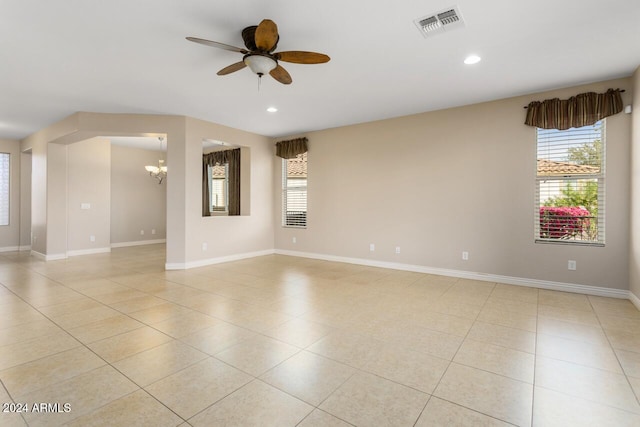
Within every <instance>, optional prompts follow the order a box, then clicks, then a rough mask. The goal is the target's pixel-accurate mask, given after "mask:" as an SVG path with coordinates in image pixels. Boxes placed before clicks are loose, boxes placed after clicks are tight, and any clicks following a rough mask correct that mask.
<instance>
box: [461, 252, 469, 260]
mask: <svg viewBox="0 0 640 427" xmlns="http://www.w3.org/2000/svg"><path fill="white" fill-rule="evenodd" d="M462 260H463V261H469V252H467V251H463V252H462Z"/></svg>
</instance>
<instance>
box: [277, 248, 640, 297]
mask: <svg viewBox="0 0 640 427" xmlns="http://www.w3.org/2000/svg"><path fill="white" fill-rule="evenodd" d="M275 253H276V254H279V255H288V256H295V257H301V258H313V259H320V260H324V261H335V262H344V263H347V264H358V265H366V266H370V267H380V268H389V269H393V270H402V271H412V272H415V273H426V274H437V275H439V276H449V277H458V278H461V279H471V280H482V281H485V282H496V283H505V284H508V285H516V286H528V287H532V288H541V289H551V290H554V291H561V292H573V293H579V294H587V295H598V296H602V297H609V298H622V299H630V296H629V295H630V292H629V291H627V290H623V289H611V288H605V287H600V286H588V285H578V284H574V283H562V282H551V281H547V280H538V279H526V278H522V277H511V276H501V275H497V274H486V273H476V272H472V271H462V270H449V269H444V268H435V267H426V266H422V265H412V264H401V263H396V262H386V261H375V260H369V259H362V258H348V257H341V256H335V255H325V254H317V253H310V252H297V251H286V250H281V249H276V250H275ZM638 303H639V304H640V300H639V301H638Z"/></svg>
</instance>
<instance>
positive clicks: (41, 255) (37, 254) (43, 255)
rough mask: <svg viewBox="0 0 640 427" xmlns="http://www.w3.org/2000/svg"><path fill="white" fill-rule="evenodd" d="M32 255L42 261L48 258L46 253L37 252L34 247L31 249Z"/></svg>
mask: <svg viewBox="0 0 640 427" xmlns="http://www.w3.org/2000/svg"><path fill="white" fill-rule="evenodd" d="M30 255H31V256H32V257H34V258H37V259H39V260H40V261H46V260H47V256H46V255H45V254H41V253H40V252H36V251H34V250H33V249H31V254H30Z"/></svg>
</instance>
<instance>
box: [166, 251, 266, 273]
mask: <svg viewBox="0 0 640 427" xmlns="http://www.w3.org/2000/svg"><path fill="white" fill-rule="evenodd" d="M274 253H275V251H274V250H273V249H267V250H264V251H257V252H247V253H243V254H234V255H227V256H222V257H218V258H209V259H203V260H199V261H191V262H186V263H182V262H175V263H166V264H165V265H164V268H165V269H166V270H188V269H190V268H196V267H205V266H207V265H214V264H221V263H223V262H230V261H238V260H241V259H247V258H255V257H259V256H264V255H273V254H274Z"/></svg>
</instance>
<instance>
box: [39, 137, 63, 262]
mask: <svg viewBox="0 0 640 427" xmlns="http://www.w3.org/2000/svg"><path fill="white" fill-rule="evenodd" d="M46 162H47V169H46V170H47V178H46V180H47V182H46V188H47V191H46V196H45V197H46V215H47V219H46V232H47V248H46V252H44V253H45V254H46V255H47V257H54V258H65V257H66V256H67V224H68V223H67V202H68V200H67V195H68V192H67V191H68V189H67V146H66V145H62V144H47V158H46Z"/></svg>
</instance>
